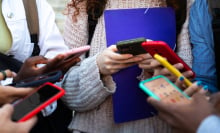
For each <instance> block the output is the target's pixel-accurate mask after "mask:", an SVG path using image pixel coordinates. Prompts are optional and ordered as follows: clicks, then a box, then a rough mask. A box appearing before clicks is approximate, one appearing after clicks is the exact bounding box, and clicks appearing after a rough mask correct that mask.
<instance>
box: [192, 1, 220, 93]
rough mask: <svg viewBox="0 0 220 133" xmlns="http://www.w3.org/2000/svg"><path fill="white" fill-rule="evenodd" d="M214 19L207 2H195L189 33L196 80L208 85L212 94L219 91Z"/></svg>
mask: <svg viewBox="0 0 220 133" xmlns="http://www.w3.org/2000/svg"><path fill="white" fill-rule="evenodd" d="M211 21H212V17H211V15H210V14H209V10H208V3H207V1H206V0H195V2H194V3H193V5H192V6H191V9H190V18H189V33H190V37H191V38H190V40H191V44H192V54H193V64H192V66H193V67H192V69H193V70H194V72H195V73H196V78H195V80H197V81H202V82H203V83H204V84H205V85H208V89H209V91H210V92H216V91H218V88H217V76H216V68H215V53H214V41H213V31H212V23H211Z"/></svg>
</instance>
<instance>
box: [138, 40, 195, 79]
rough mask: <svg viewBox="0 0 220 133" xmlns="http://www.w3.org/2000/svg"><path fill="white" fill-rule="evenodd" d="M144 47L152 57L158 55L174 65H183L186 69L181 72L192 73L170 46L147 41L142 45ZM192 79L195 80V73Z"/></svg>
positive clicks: (160, 42) (161, 42) (159, 42)
mask: <svg viewBox="0 0 220 133" xmlns="http://www.w3.org/2000/svg"><path fill="white" fill-rule="evenodd" d="M142 47H143V48H144V49H145V50H146V51H147V52H148V53H150V55H151V56H152V57H154V55H155V54H158V55H160V56H163V57H165V58H166V59H167V60H168V62H169V63H170V64H172V65H174V64H177V63H181V64H183V66H184V68H183V70H181V72H185V71H189V70H190V71H192V69H191V68H190V67H189V66H188V65H187V64H186V63H185V62H184V61H183V60H182V59H181V58H180V57H179V56H178V55H177V54H176V53H175V52H174V51H173V50H172V49H171V48H170V47H169V46H168V44H166V43H165V42H163V41H145V42H143V43H142ZM192 72H193V71H192ZM192 78H195V73H194V72H193V76H192Z"/></svg>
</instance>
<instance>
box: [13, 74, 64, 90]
mask: <svg viewBox="0 0 220 133" xmlns="http://www.w3.org/2000/svg"><path fill="white" fill-rule="evenodd" d="M62 76H63V74H62V72H61V71H54V72H50V73H47V74H43V75H39V76H36V77H31V78H27V79H24V80H21V81H19V82H14V83H12V84H9V85H10V86H15V87H34V86H39V85H42V84H43V83H46V82H51V83H55V82H58V81H60V80H61V78H62Z"/></svg>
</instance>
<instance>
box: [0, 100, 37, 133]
mask: <svg viewBox="0 0 220 133" xmlns="http://www.w3.org/2000/svg"><path fill="white" fill-rule="evenodd" d="M12 113H13V106H12V105H9V104H7V105H4V106H3V107H2V108H0V115H1V119H0V133H28V132H29V131H30V130H31V128H32V127H33V126H34V124H35V123H36V121H37V118H36V117H33V118H31V119H29V120H27V121H25V122H20V123H17V122H13V121H12V120H11V116H12Z"/></svg>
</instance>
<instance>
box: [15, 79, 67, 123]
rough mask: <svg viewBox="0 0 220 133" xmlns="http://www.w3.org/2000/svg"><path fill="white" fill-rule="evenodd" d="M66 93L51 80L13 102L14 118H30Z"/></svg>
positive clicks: (20, 119) (18, 119) (16, 119)
mask: <svg viewBox="0 0 220 133" xmlns="http://www.w3.org/2000/svg"><path fill="white" fill-rule="evenodd" d="M64 93H65V91H64V89H62V88H60V87H58V86H56V85H54V84H52V83H50V82H47V83H45V84H43V85H41V86H40V87H38V88H37V89H34V90H33V91H32V92H31V93H30V94H29V95H27V96H26V97H24V98H23V99H19V100H17V101H15V102H14V103H13V105H14V113H13V115H12V120H14V121H18V122H22V121H25V120H28V119H29V118H31V117H33V116H34V115H36V114H37V113H39V112H40V111H41V110H42V109H44V108H45V107H46V106H48V105H49V104H51V103H53V102H54V101H56V100H57V99H59V98H61V97H62V96H63V95H64Z"/></svg>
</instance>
